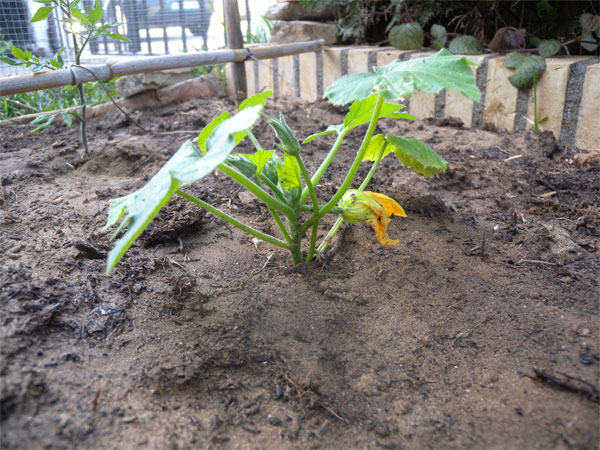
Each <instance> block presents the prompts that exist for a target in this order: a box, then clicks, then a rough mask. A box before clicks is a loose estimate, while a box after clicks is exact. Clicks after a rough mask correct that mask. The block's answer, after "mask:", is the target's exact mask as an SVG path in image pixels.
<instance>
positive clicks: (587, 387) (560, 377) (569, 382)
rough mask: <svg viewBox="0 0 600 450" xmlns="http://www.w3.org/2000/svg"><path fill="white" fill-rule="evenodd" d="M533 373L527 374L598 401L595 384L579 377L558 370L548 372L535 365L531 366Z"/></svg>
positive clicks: (598, 395) (595, 401)
mask: <svg viewBox="0 0 600 450" xmlns="http://www.w3.org/2000/svg"><path fill="white" fill-rule="evenodd" d="M533 373H534V374H535V376H534V377H532V376H531V375H527V376H528V377H529V378H531V379H532V380H536V379H537V380H540V381H543V382H544V383H548V384H551V385H555V386H557V387H559V388H562V389H565V390H567V391H571V392H576V393H577V394H581V395H583V396H584V397H585V398H587V399H588V400H590V401H592V402H594V403H600V392H598V389H597V388H596V386H594V385H593V384H591V383H588V382H587V381H585V380H582V379H581V378H578V377H574V376H571V375H567V374H566V373H563V372H558V371H557V372H556V373H550V372H548V371H545V370H542V369H538V368H536V367H534V368H533Z"/></svg>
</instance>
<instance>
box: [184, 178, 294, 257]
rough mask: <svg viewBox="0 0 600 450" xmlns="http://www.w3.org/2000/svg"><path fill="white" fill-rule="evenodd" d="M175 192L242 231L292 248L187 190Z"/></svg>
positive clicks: (279, 245) (270, 242)
mask: <svg viewBox="0 0 600 450" xmlns="http://www.w3.org/2000/svg"><path fill="white" fill-rule="evenodd" d="M175 193H176V194H178V195H180V196H182V197H183V198H185V199H187V200H190V201H192V202H194V203H195V204H197V205H198V206H201V207H202V208H204V209H206V210H207V211H210V212H211V213H213V214H214V215H215V216H217V217H219V218H221V219H223V220H225V221H227V222H229V223H230V224H231V225H233V226H235V227H237V228H239V229H240V230H242V231H245V232H246V233H249V234H251V235H252V236H254V237H257V238H258V239H261V240H263V241H265V242H268V243H269V244H273V245H276V246H278V247H281V248H285V249H288V250H289V249H290V246H289V245H288V244H287V243H285V242H283V241H282V240H279V239H277V238H276V237H273V236H271V235H270V234H266V233H263V232H262V231H258V230H257V229H255V228H252V227H251V226H249V225H246V224H245V223H242V222H240V221H239V220H237V219H235V218H233V217H232V216H230V215H229V214H227V213H225V212H223V211H221V210H220V209H219V208H215V207H214V206H212V205H211V204H209V203H206V202H205V201H203V200H200V199H199V198H196V197H194V196H193V195H190V194H188V193H187V192H184V191H182V190H180V189H178V190H176V191H175Z"/></svg>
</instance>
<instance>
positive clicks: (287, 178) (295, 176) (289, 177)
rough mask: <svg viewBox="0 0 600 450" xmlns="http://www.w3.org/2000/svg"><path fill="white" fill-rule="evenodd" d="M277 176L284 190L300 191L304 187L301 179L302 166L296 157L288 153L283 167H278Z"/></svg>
mask: <svg viewBox="0 0 600 450" xmlns="http://www.w3.org/2000/svg"><path fill="white" fill-rule="evenodd" d="M277 175H278V177H279V182H280V183H281V187H283V189H285V190H286V191H290V190H292V189H298V188H300V187H301V186H302V183H301V178H300V176H301V175H300V165H299V164H298V160H297V159H296V157H295V156H292V155H290V154H287V153H286V155H285V157H284V158H283V165H281V166H279V167H278V170H277Z"/></svg>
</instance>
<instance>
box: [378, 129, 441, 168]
mask: <svg viewBox="0 0 600 450" xmlns="http://www.w3.org/2000/svg"><path fill="white" fill-rule="evenodd" d="M387 142H388V144H389V145H390V146H392V150H391V151H393V152H394V154H395V155H396V158H397V159H398V161H399V162H400V164H402V165H403V166H405V167H410V168H411V169H412V170H414V171H415V172H416V173H418V174H419V175H423V176H424V177H430V176H431V175H433V174H435V173H440V172H443V171H445V170H446V169H447V168H448V163H447V162H446V161H445V160H444V158H442V157H441V156H440V155H438V154H437V153H436V152H435V151H433V149H431V148H430V147H428V146H427V145H425V144H424V143H423V142H421V141H419V140H418V139H415V138H413V137H410V136H388V137H387ZM386 150H387V149H386Z"/></svg>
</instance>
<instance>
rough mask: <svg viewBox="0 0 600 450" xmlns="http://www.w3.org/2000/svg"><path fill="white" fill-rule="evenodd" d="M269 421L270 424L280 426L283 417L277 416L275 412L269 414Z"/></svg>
mask: <svg viewBox="0 0 600 450" xmlns="http://www.w3.org/2000/svg"><path fill="white" fill-rule="evenodd" d="M267 422H269V424H270V425H273V426H274V427H279V426H281V423H282V422H281V419H280V418H279V417H275V416H274V415H273V414H269V415H268V416H267Z"/></svg>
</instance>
